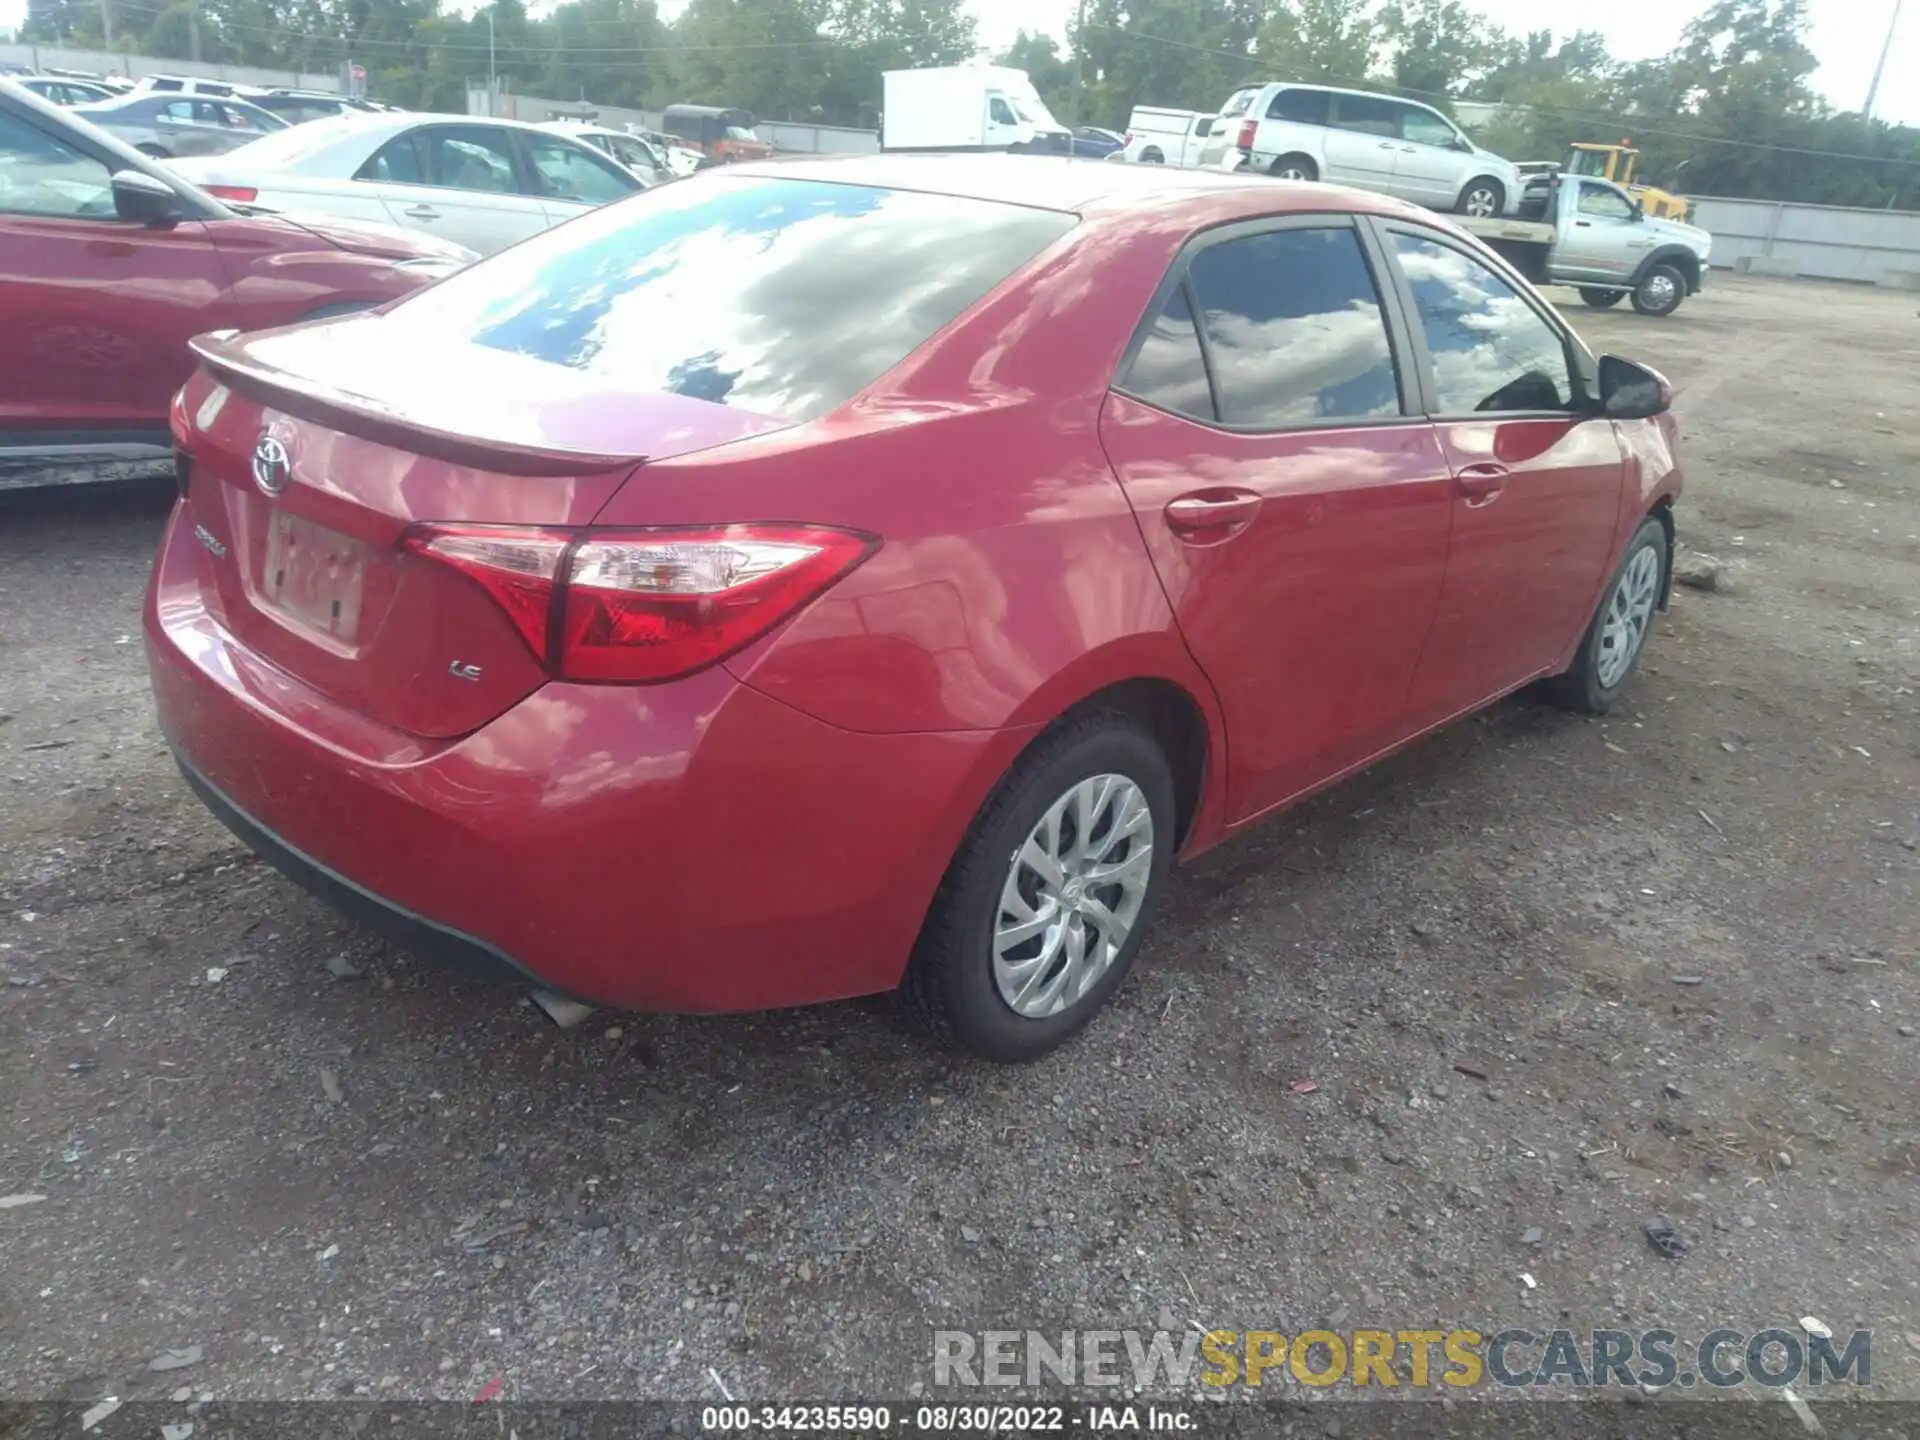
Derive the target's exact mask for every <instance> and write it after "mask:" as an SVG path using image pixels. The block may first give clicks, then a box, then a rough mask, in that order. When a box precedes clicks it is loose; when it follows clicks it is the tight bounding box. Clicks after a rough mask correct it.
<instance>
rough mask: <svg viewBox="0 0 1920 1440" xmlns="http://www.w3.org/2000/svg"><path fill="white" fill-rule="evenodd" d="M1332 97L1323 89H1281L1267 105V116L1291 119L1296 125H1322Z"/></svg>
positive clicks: (1276, 118)
mask: <svg viewBox="0 0 1920 1440" xmlns="http://www.w3.org/2000/svg"><path fill="white" fill-rule="evenodd" d="M1332 99H1333V97H1332V96H1331V95H1329V94H1327V92H1326V91H1324V90H1282V91H1281V92H1280V93H1279V94H1278V95H1276V96H1274V97H1273V103H1272V104H1271V105H1269V106H1267V118H1268V119H1269V120H1291V121H1293V122H1294V123H1295V124H1296V125H1324V124H1326V123H1327V110H1328V102H1329V101H1331V100H1332Z"/></svg>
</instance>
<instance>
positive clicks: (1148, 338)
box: [1120, 285, 1214, 420]
mask: <svg viewBox="0 0 1920 1440" xmlns="http://www.w3.org/2000/svg"><path fill="white" fill-rule="evenodd" d="M1120 388H1121V389H1122V390H1124V391H1126V392H1127V393H1128V394H1129V395H1135V396H1138V397H1139V398H1140V399H1142V400H1144V401H1146V402H1147V403H1148V404H1149V405H1157V406H1159V407H1160V408H1161V409H1162V410H1171V411H1173V412H1174V413H1175V414H1176V415H1190V416H1192V417H1193V418H1194V419H1195V420H1211V419H1213V418H1214V413H1213V387H1212V386H1211V385H1210V384H1208V382H1207V360H1206V356H1205V355H1204V354H1202V353H1201V350H1200V332H1199V330H1198V328H1197V327H1196V326H1195V324H1194V319H1193V309H1192V307H1191V306H1190V305H1189V304H1188V303H1187V287H1186V286H1185V285H1181V286H1179V287H1178V288H1177V289H1175V290H1174V292H1173V294H1171V295H1169V296H1168V297H1167V302H1166V304H1164V305H1162V306H1161V307H1160V313H1159V314H1158V315H1156V316H1155V317H1154V320H1153V324H1152V325H1151V326H1149V327H1148V329H1147V333H1146V335H1145V336H1144V337H1143V338H1142V339H1141V341H1140V349H1139V352H1138V353H1137V354H1136V355H1135V356H1134V357H1133V363H1132V364H1131V365H1129V366H1128V367H1127V373H1126V375H1125V376H1123V377H1122V378H1121V381H1120Z"/></svg>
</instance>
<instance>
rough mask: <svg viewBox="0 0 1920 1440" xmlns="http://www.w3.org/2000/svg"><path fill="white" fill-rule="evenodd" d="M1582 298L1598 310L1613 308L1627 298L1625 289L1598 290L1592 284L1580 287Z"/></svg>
mask: <svg viewBox="0 0 1920 1440" xmlns="http://www.w3.org/2000/svg"><path fill="white" fill-rule="evenodd" d="M1580 298H1581V299H1582V300H1584V301H1586V302H1587V304H1589V305H1591V306H1592V307H1593V308H1594V309H1596V310H1611V309H1612V308H1613V307H1614V306H1616V305H1618V304H1619V303H1620V302H1621V301H1622V300H1624V299H1626V298H1627V292H1626V291H1624V290H1596V289H1594V288H1593V287H1592V286H1591V285H1583V286H1581V287H1580Z"/></svg>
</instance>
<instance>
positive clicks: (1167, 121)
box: [1120, 105, 1214, 166]
mask: <svg viewBox="0 0 1920 1440" xmlns="http://www.w3.org/2000/svg"><path fill="white" fill-rule="evenodd" d="M1213 122H1214V116H1213V115H1212V114H1203V113H1201V112H1200V111H1198V110H1168V109H1165V108H1163V107H1162V106H1159V105H1136V106H1134V107H1133V113H1132V114H1131V115H1129V116H1128V117H1127V147H1126V149H1125V150H1123V151H1121V152H1120V153H1121V154H1122V155H1124V156H1125V157H1126V158H1127V159H1128V160H1131V161H1132V162H1133V163H1134V164H1136V165H1177V166H1194V165H1198V164H1199V163H1200V159H1201V153H1202V152H1203V151H1204V150H1205V148H1206V144H1207V137H1208V136H1209V135H1211V134H1212V133H1213Z"/></svg>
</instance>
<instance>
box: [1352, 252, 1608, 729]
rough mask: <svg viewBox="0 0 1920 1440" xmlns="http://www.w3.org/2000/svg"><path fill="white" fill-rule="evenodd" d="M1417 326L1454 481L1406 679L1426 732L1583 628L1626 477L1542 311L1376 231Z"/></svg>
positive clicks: (1525, 671)
mask: <svg viewBox="0 0 1920 1440" xmlns="http://www.w3.org/2000/svg"><path fill="white" fill-rule="evenodd" d="M1378 230H1379V233H1380V234H1381V235H1383V236H1384V238H1385V242H1386V248H1387V251H1388V253H1389V254H1390V255H1391V256H1392V257H1393V264H1394V273H1395V275H1396V277H1397V279H1398V281H1399V283H1400V285H1401V287H1402V294H1403V300H1404V304H1405V307H1406V309H1407V311H1408V313H1409V314H1411V315H1412V316H1414V318H1415V320H1416V324H1415V325H1414V327H1413V329H1414V339H1415V347H1416V351H1417V353H1418V355H1419V360H1420V371H1421V386H1422V390H1423V392H1424V393H1423V398H1422V403H1423V404H1424V406H1425V407H1426V409H1427V411H1428V413H1429V414H1430V415H1431V416H1432V417H1433V420H1434V424H1435V427H1436V429H1437V431H1438V433H1439V436H1440V441H1441V444H1442V445H1443V446H1444V448H1445V451H1446V457H1447V463H1448V465H1449V466H1450V467H1451V469H1452V471H1453V474H1454V476H1455V477H1456V495H1455V498H1454V499H1453V501H1452V510H1453V520H1452V526H1451V534H1452V540H1451V543H1450V546H1449V550H1448V557H1447V577H1446V584H1445V586H1444V588H1443V589H1442V590H1441V593H1440V604H1439V609H1438V613H1437V614H1436V615H1435V616H1434V621H1433V633H1432V638H1431V639H1430V640H1429V641H1428V644H1427V649H1426V653H1425V655H1424V656H1423V657H1422V659H1421V662H1420V671H1419V675H1418V677H1417V678H1416V680H1415V682H1414V690H1413V719H1414V720H1415V722H1416V723H1418V724H1421V725H1427V724H1433V723H1436V722H1438V721H1440V720H1444V719H1446V718H1448V717H1449V716H1452V715H1457V714H1459V713H1461V712H1463V711H1466V710H1470V709H1472V708H1474V707H1476V706H1478V705H1481V704H1483V703H1485V702H1486V701H1488V700H1490V699H1492V698H1494V697H1495V696H1497V695H1499V694H1501V693H1503V692H1505V691H1507V690H1511V689H1513V688H1514V687H1515V686H1517V685H1520V684H1522V683H1523V682H1525V681H1527V680H1529V679H1532V678H1533V677H1534V676H1536V675H1540V674H1542V673H1544V672H1545V671H1546V670H1547V669H1548V668H1549V667H1550V666H1551V665H1552V664H1553V663H1554V662H1555V661H1556V660H1557V659H1558V658H1559V657H1560V656H1561V655H1562V654H1564V653H1565V652H1566V650H1567V649H1568V648H1570V647H1571V645H1572V644H1573V642H1574V640H1575V639H1576V638H1577V637H1578V636H1579V634H1580V633H1581V631H1582V629H1583V628H1584V627H1585V625H1586V623H1587V620H1588V618H1589V616H1590V613H1591V611H1592V607H1593V605H1594V602H1595V598H1596V596H1597V594H1598V592H1599V587H1600V584H1601V581H1602V579H1603V578H1604V573H1605V570H1606V566H1607V562H1608V560H1609V559H1610V558H1611V555H1612V550H1613V540H1614V535H1615V533H1616V528H1617V524H1618V520H1619V514H1620V506H1621V504H1622V503H1623V499H1624V488H1625V484H1626V466H1625V458H1624V454H1623V451H1622V449H1621V445H1620V440H1619V437H1618V435H1617V434H1616V432H1615V430H1614V427H1613V424H1612V422H1610V421H1608V420H1605V419H1599V418H1595V417H1593V416H1592V414H1591V412H1590V410H1588V409H1587V408H1586V405H1585V403H1584V400H1583V398H1582V396H1583V395H1584V393H1585V385H1586V382H1585V381H1584V380H1583V379H1581V378H1580V373H1581V371H1582V370H1584V368H1585V365H1584V356H1583V352H1582V351H1581V350H1580V349H1579V347H1578V342H1577V341H1575V340H1574V339H1573V338H1572V337H1571V336H1570V335H1569V334H1568V332H1567V331H1566V330H1565V329H1564V328H1563V327H1562V326H1561V325H1560V323H1559V321H1558V320H1557V319H1556V318H1554V316H1553V314H1552V312H1551V310H1550V309H1549V308H1548V307H1547V306H1546V305H1545V303H1544V302H1541V301H1540V300H1539V299H1538V297H1537V296H1534V295H1532V294H1531V292H1529V291H1527V290H1526V289H1525V287H1524V284H1523V282H1520V281H1517V280H1515V279H1513V278H1511V277H1510V276H1508V275H1506V274H1503V273H1501V272H1500V271H1499V270H1497V269H1496V268H1495V267H1494V266H1493V265H1491V264H1489V263H1488V262H1487V261H1486V260H1484V259H1483V258H1481V257H1480V256H1479V255H1477V254H1475V253H1474V252H1473V251H1472V250H1471V249H1470V248H1468V246H1467V245H1466V244H1464V243H1462V242H1460V241H1457V240H1455V239H1454V238H1452V237H1450V236H1446V235H1441V234H1439V233H1438V232H1436V231H1432V230H1428V229H1426V228H1425V227H1423V226H1416V225H1410V224H1404V223H1401V222H1398V221H1395V222H1392V223H1386V224H1381V225H1379V226H1378Z"/></svg>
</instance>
